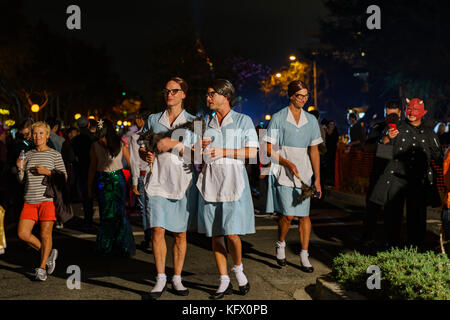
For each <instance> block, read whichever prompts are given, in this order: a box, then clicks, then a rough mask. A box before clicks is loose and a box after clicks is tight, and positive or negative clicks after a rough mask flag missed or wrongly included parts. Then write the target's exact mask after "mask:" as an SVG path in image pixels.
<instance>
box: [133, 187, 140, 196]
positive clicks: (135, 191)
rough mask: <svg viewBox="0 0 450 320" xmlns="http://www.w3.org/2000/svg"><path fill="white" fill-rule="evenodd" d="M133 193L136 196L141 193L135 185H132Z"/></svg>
mask: <svg viewBox="0 0 450 320" xmlns="http://www.w3.org/2000/svg"><path fill="white" fill-rule="evenodd" d="M133 193H134V194H135V195H137V196H140V195H141V194H140V193H139V191H138V188H137V186H133Z"/></svg>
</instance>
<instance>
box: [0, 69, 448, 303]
mask: <svg viewBox="0 0 450 320" xmlns="http://www.w3.org/2000/svg"><path fill="white" fill-rule="evenodd" d="M163 94H164V98H165V100H164V101H165V106H164V108H163V110H162V111H161V112H159V113H150V112H148V111H147V110H144V109H142V110H140V112H139V113H138V114H136V115H135V130H134V131H132V132H129V133H128V134H126V135H124V136H121V135H120V134H119V133H118V131H117V130H116V126H115V124H113V122H112V121H111V120H110V119H107V118H104V119H100V120H99V121H96V120H93V119H87V118H86V117H81V118H79V119H78V120H77V126H76V127H70V128H67V129H65V130H62V129H61V123H60V122H59V121H58V120H57V119H54V118H49V119H47V120H46V122H43V121H42V122H41V121H39V122H34V121H32V120H26V121H24V122H23V123H21V124H20V125H19V126H18V130H17V132H15V136H12V135H11V134H8V135H7V134H6V132H5V130H4V129H3V128H2V127H0V165H1V167H0V173H1V175H2V176H1V179H2V180H3V181H5V180H4V179H11V181H17V182H18V183H17V184H12V185H11V186H7V187H6V186H5V184H0V187H1V190H0V195H1V197H2V198H1V199H0V201H1V203H0V204H1V205H3V206H4V207H5V208H6V210H7V212H8V214H9V215H10V216H11V217H16V218H17V220H18V236H19V238H20V239H21V240H23V241H25V242H26V243H27V244H28V245H29V246H30V247H32V248H34V249H35V250H37V251H39V252H40V254H41V259H40V265H39V267H38V268H36V270H35V277H36V279H37V280H40V281H45V280H46V279H47V276H48V275H50V274H52V272H53V271H54V269H55V265H56V260H57V257H58V250H57V249H56V248H54V246H53V241H52V231H53V227H56V228H63V227H64V223H66V222H67V221H69V220H70V219H71V217H72V216H73V213H72V210H71V207H70V201H72V202H73V201H74V200H75V199H76V200H78V201H80V202H81V203H82V207H83V214H84V220H83V225H82V230H84V231H86V232H93V230H95V228H94V219H93V216H94V198H96V199H97V202H98V207H99V218H100V224H99V226H98V230H97V238H96V246H95V250H96V252H97V253H98V254H99V255H100V256H111V255H121V256H133V255H135V253H136V245H135V239H134V236H133V232H132V229H131V225H130V221H129V218H128V217H127V210H126V206H127V201H128V202H129V203H131V199H130V198H129V192H128V190H129V188H131V190H132V192H133V194H134V196H135V198H136V205H137V206H138V208H139V211H140V213H141V217H142V227H143V230H144V240H143V242H142V243H141V246H142V247H143V248H144V249H149V248H151V249H152V252H153V255H154V259H155V266H156V281H155V285H154V287H153V288H152V290H151V291H150V293H149V297H150V298H151V299H158V298H159V297H160V296H161V295H162V294H163V293H164V291H165V290H166V288H167V284H168V280H167V275H166V257H167V244H166V240H165V235H166V233H167V232H170V233H172V234H173V236H174V243H173V248H172V253H173V264H174V265H173V270H174V271H173V273H174V274H173V276H172V278H171V280H170V283H171V285H172V288H173V290H174V292H175V293H176V294H178V295H182V296H187V295H188V294H189V289H188V288H186V287H185V286H184V285H183V282H182V271H183V265H184V261H185V256H186V250H187V232H188V231H189V232H198V233H201V234H204V235H206V237H209V238H211V242H212V255H213V257H214V259H215V262H216V266H217V270H218V274H219V279H218V280H219V285H218V288H217V290H216V292H215V293H214V294H212V298H213V299H221V298H223V297H224V296H225V295H229V294H231V293H232V284H231V279H230V276H229V272H228V267H227V265H228V263H227V260H228V254H229V255H230V256H231V260H232V263H233V268H232V269H231V271H232V273H233V274H234V276H235V278H236V280H237V282H238V292H239V293H240V294H241V295H245V294H247V293H248V292H249V290H250V283H249V281H248V278H247V276H246V274H245V273H244V265H243V259H242V256H243V253H242V250H243V249H242V243H241V239H240V236H242V235H247V234H254V233H255V212H264V213H275V214H278V216H279V219H278V236H277V238H276V239H274V250H275V254H276V256H275V257H274V258H275V260H276V262H277V263H278V264H279V265H280V266H285V265H286V254H285V248H286V235H287V233H288V231H289V229H290V226H291V223H292V221H293V219H298V232H299V240H300V245H301V252H300V255H299V260H298V263H299V265H300V269H301V270H302V271H304V272H308V273H310V272H313V271H314V267H313V266H312V264H311V263H310V261H309V251H308V247H309V240H310V234H311V220H310V218H309V212H310V205H311V197H316V198H319V199H320V198H321V197H322V191H323V190H324V188H323V184H324V182H325V183H326V184H329V185H332V184H333V182H334V167H335V166H334V163H335V159H336V153H337V146H338V141H339V133H338V131H337V128H336V122H335V121H334V120H326V119H324V120H322V121H321V120H320V114H319V113H318V112H311V113H309V112H306V111H304V110H303V107H304V105H305V103H306V102H307V100H308V98H309V92H308V88H307V87H306V85H305V84H304V83H303V82H302V81H293V82H291V83H290V84H289V86H288V99H289V103H288V106H287V107H284V108H282V109H281V110H280V111H278V112H277V113H275V114H274V115H273V116H272V119H271V121H270V123H269V124H268V127H267V128H265V129H266V131H262V129H264V128H263V127H256V128H255V127H254V125H253V122H252V120H251V118H250V117H249V116H247V115H245V114H242V113H238V112H236V111H234V110H233V106H234V104H235V90H234V87H233V85H232V84H231V83H230V82H229V81H228V80H225V79H218V80H215V81H213V82H212V83H211V84H210V85H209V86H208V88H207V90H206V92H205V99H206V103H207V105H208V107H209V108H210V111H211V114H212V115H211V116H208V117H207V118H204V120H203V121H204V123H203V126H201V127H202V130H201V132H196V131H195V130H193V131H192V130H189V129H183V130H182V133H181V134H179V132H178V135H177V137H175V136H174V135H172V136H165V134H166V133H168V132H171V131H172V130H175V129H177V127H178V126H180V125H184V124H186V123H189V122H193V121H198V119H197V118H196V117H195V116H193V115H192V114H190V113H188V112H187V111H186V109H185V105H184V103H185V99H186V97H187V94H188V84H187V83H186V81H184V80H183V79H182V78H179V77H173V78H171V79H170V80H169V81H167V83H165V86H164V88H163ZM407 103H408V104H407V108H406V112H405V118H404V119H402V107H401V102H400V101H389V102H388V103H387V104H386V108H385V120H383V121H381V122H379V123H376V124H374V125H372V126H371V127H370V129H369V130H368V133H366V132H365V130H364V128H363V126H361V124H360V122H358V121H357V117H356V116H355V115H354V114H350V115H349V117H348V121H349V125H350V127H349V131H348V135H349V140H348V142H347V146H348V147H349V148H357V149H359V150H364V151H366V152H373V153H376V155H377V157H376V158H375V163H374V169H373V171H372V175H371V179H370V186H369V191H368V193H367V200H366V208H367V214H366V219H365V231H366V232H365V237H364V240H365V241H374V240H375V236H376V235H375V226H376V217H377V215H379V214H380V212H382V213H384V216H385V223H386V228H387V229H386V230H387V231H386V233H387V235H388V237H387V238H388V241H389V243H390V244H391V245H397V244H398V243H399V239H398V236H399V227H400V226H401V217H402V213H403V205H404V203H405V202H406V206H407V224H408V240H410V241H411V242H412V243H413V244H415V245H421V243H422V242H423V238H424V230H425V229H424V226H425V227H426V220H425V218H426V206H427V205H430V204H431V203H432V202H433V201H434V200H435V198H433V191H435V179H434V177H433V172H432V168H431V165H430V159H434V160H435V161H436V162H438V163H442V158H443V154H442V149H441V144H440V143H439V141H443V140H440V139H444V138H441V137H442V135H440V136H439V138H438V136H437V135H436V134H435V133H434V132H433V130H432V129H430V128H428V127H425V126H424V125H423V123H422V121H421V120H422V117H423V115H425V113H426V110H425V109H424V104H423V101H421V100H419V99H412V100H408V101H407ZM440 130H441V129H440ZM174 132H177V131H176V130H175V131H174ZM148 133H151V134H152V135H154V136H153V137H154V138H155V137H159V138H158V140H156V143H155V145H154V146H153V147H152V148H149V147H146V145H145V143H143V141H142V140H143V137H145V136H146V134H148ZM198 155H200V160H199V157H198ZM449 159H450V158H449ZM266 160H267V161H266ZM447 162H448V163H450V160H448V161H447ZM124 169H128V170H130V171H131V176H130V177H129V178H128V179H127V177H126V175H125V174H124V172H125V171H124ZM247 171H248V174H247ZM61 181H62V182H63V183H61ZM68 187H70V188H68ZM308 192H310V194H308ZM255 194H258V195H259V196H258V197H255ZM299 199H301V200H299ZM37 223H39V224H40V237H39V238H37V237H36V236H34V235H33V233H32V230H33V228H34V227H35V225H36V224H37ZM247 272H248V270H247Z"/></svg>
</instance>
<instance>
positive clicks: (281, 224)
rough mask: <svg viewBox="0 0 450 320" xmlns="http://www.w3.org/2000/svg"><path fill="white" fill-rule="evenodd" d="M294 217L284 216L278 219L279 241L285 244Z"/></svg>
mask: <svg viewBox="0 0 450 320" xmlns="http://www.w3.org/2000/svg"><path fill="white" fill-rule="evenodd" d="M292 219H294V217H293V216H284V215H282V216H281V217H280V218H279V219H278V240H279V241H280V242H283V241H284V240H285V239H286V235H287V233H288V231H289V227H290V226H291V222H292Z"/></svg>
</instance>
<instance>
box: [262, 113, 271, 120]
mask: <svg viewBox="0 0 450 320" xmlns="http://www.w3.org/2000/svg"><path fill="white" fill-rule="evenodd" d="M264 119H266V120H267V121H269V120H270V119H272V116H271V115H270V114H266V116H265V117H264Z"/></svg>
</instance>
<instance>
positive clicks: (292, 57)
mask: <svg viewBox="0 0 450 320" xmlns="http://www.w3.org/2000/svg"><path fill="white" fill-rule="evenodd" d="M296 59H297V58H296V57H295V56H290V57H289V60H291V61H295V60H296Z"/></svg>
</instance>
